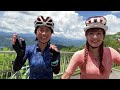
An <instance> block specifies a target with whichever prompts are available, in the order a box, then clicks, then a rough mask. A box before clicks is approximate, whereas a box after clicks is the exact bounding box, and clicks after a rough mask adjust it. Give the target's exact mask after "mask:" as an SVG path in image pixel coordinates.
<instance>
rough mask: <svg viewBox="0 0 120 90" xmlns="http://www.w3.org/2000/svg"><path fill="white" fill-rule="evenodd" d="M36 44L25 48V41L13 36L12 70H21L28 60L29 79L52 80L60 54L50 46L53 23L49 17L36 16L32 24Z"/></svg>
mask: <svg viewBox="0 0 120 90" xmlns="http://www.w3.org/2000/svg"><path fill="white" fill-rule="evenodd" d="M34 25H35V31H34V33H35V35H36V41H37V44H35V45H30V46H26V44H25V40H24V39H23V38H20V41H21V43H20V41H19V40H18V35H17V34H13V36H12V45H13V48H14V50H15V51H16V53H17V57H16V59H15V60H14V62H13V70H14V71H15V72H16V71H18V70H20V69H21V67H22V66H23V65H24V63H25V62H26V60H27V59H28V60H29V66H30V77H29V78H30V79H53V72H54V73H55V74H58V73H59V71H60V52H59V50H58V49H57V47H56V46H55V45H52V44H50V38H51V35H52V33H54V31H53V28H54V23H53V20H52V18H51V17H46V18H44V17H43V16H38V17H37V19H36V20H35V22H34Z"/></svg>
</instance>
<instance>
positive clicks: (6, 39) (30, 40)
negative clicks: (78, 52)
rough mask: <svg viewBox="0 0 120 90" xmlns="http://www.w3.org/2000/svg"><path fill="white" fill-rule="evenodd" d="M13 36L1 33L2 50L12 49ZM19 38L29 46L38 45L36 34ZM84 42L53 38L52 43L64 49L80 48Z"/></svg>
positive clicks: (20, 35) (0, 45) (0, 46)
mask: <svg viewBox="0 0 120 90" xmlns="http://www.w3.org/2000/svg"><path fill="white" fill-rule="evenodd" d="M12 34H13V33H5V32H0V48H3V47H9V48H11V47H12V43H11V37H12ZM19 37H23V38H24V39H25V40H26V44H27V45H32V44H35V43H36V41H35V35H34V34H19ZM84 42H85V41H84V40H72V39H66V38H62V37H56V36H54V37H52V38H51V43H53V44H55V45H57V46H59V47H62V46H64V47H66V46H75V47H79V46H80V45H82V44H84Z"/></svg>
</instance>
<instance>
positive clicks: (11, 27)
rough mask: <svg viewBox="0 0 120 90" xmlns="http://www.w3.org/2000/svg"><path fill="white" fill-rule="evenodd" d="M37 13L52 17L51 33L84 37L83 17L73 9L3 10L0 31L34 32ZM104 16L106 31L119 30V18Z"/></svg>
mask: <svg viewBox="0 0 120 90" xmlns="http://www.w3.org/2000/svg"><path fill="white" fill-rule="evenodd" d="M113 13H115V12H113ZM38 15H43V16H51V17H52V18H53V20H54V22H55V28H54V32H55V34H53V35H56V36H60V37H66V38H72V39H73V38H76V39H80V38H81V37H84V30H83V27H84V26H85V24H84V20H83V18H84V17H83V16H80V15H79V14H78V13H76V12H75V11H5V12H4V13H3V15H2V16H1V17H0V31H3V30H4V31H5V32H12V33H16V32H17V33H32V34H34V20H35V19H36V18H37V16H38ZM105 17H106V19H107V25H108V27H109V30H108V31H107V33H108V34H114V33H116V32H120V30H119V29H120V18H118V17H116V16H115V15H112V14H110V15H106V16H105Z"/></svg>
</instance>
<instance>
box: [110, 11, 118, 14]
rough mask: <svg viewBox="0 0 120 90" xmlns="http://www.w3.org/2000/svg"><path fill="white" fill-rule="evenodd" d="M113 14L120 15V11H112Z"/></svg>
mask: <svg viewBox="0 0 120 90" xmlns="http://www.w3.org/2000/svg"><path fill="white" fill-rule="evenodd" d="M111 13H113V14H115V13H120V11H111Z"/></svg>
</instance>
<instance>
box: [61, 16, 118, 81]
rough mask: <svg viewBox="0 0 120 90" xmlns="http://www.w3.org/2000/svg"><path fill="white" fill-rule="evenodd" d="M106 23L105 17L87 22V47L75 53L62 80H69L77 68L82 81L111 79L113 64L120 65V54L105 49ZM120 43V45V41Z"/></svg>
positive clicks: (98, 17)
mask: <svg viewBox="0 0 120 90" xmlns="http://www.w3.org/2000/svg"><path fill="white" fill-rule="evenodd" d="M106 22H107V20H106V18H105V17H103V16H93V17H90V18H88V19H87V20H86V22H85V24H86V27H85V28H84V31H85V36H86V46H85V48H84V49H83V50H79V51H77V52H75V53H74V55H73V56H72V58H71V60H70V63H69V65H68V67H67V69H66V71H65V73H64V74H63V75H62V77H61V79H69V78H70V77H71V75H72V74H73V72H74V71H75V70H76V68H77V67H79V68H80V72H81V74H80V79H109V76H110V73H111V68H112V64H113V63H116V64H119V65H120V54H119V53H118V52H117V51H116V50H115V49H113V48H112V47H104V38H105V34H106V31H107V30H108V27H107V26H106ZM118 41H119V43H120V39H118Z"/></svg>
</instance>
